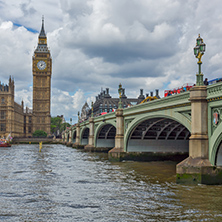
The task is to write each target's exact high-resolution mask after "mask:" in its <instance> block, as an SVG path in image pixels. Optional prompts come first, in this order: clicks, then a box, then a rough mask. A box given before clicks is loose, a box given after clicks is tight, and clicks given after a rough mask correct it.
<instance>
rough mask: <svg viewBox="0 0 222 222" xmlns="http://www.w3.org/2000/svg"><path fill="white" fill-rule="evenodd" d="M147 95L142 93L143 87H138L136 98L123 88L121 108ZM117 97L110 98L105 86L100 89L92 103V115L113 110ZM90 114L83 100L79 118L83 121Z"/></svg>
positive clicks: (133, 103)
mask: <svg viewBox="0 0 222 222" xmlns="http://www.w3.org/2000/svg"><path fill="white" fill-rule="evenodd" d="M150 95H151V97H154V96H153V92H151V93H150ZM148 97H149V94H146V97H145V96H144V95H143V89H140V95H139V96H138V97H137V98H128V97H127V96H126V94H125V89H123V94H122V99H121V100H122V106H123V108H127V107H129V106H134V105H137V104H139V103H141V102H142V101H144V100H145V99H146V98H148ZM155 98H160V97H159V91H158V90H156V95H155ZM118 103H119V98H112V96H111V95H110V94H109V88H106V90H101V92H100V94H98V96H96V101H95V103H94V104H93V115H94V116H99V115H101V114H102V113H109V112H112V111H113V110H116V109H117V108H118ZM90 116H91V108H89V106H88V104H87V102H85V104H84V106H83V107H82V110H81V117H80V120H81V121H84V120H86V119H88V118H89V117H90Z"/></svg>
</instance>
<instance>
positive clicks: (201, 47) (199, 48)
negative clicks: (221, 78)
mask: <svg viewBox="0 0 222 222" xmlns="http://www.w3.org/2000/svg"><path fill="white" fill-rule="evenodd" d="M205 49H206V44H205V43H204V42H203V39H202V38H201V37H200V34H199V36H198V38H197V39H196V46H195V47H194V55H195V56H196V58H197V59H198V62H197V64H198V66H199V70H198V73H197V75H196V76H197V79H196V85H197V86H202V85H203V73H201V64H202V61H201V57H202V56H203V54H204V52H205Z"/></svg>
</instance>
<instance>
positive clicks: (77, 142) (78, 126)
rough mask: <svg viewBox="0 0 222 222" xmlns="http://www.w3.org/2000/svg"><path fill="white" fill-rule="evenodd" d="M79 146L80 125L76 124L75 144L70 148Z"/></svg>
mask: <svg viewBox="0 0 222 222" xmlns="http://www.w3.org/2000/svg"><path fill="white" fill-rule="evenodd" d="M79 145H80V125H79V123H77V124H76V142H75V143H74V144H73V145H72V147H78V146H79Z"/></svg>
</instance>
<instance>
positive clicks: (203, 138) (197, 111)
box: [176, 86, 217, 184]
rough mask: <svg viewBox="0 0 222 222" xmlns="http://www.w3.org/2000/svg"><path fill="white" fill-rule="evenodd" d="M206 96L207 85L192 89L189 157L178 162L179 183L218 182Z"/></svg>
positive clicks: (177, 179)
mask: <svg viewBox="0 0 222 222" xmlns="http://www.w3.org/2000/svg"><path fill="white" fill-rule="evenodd" d="M206 98H207V89H206V86H195V87H193V88H192V89H191V90H190V101H191V121H192V123H191V137H190V141H189V157H188V158H187V159H185V160H184V161H182V162H181V163H179V164H177V167H176V173H177V178H176V181H177V183H188V184H198V183H200V184H215V183H217V175H216V174H217V172H216V171H215V167H213V166H212V165H211V163H210V161H209V142H208V119H207V117H208V114H207V100H206Z"/></svg>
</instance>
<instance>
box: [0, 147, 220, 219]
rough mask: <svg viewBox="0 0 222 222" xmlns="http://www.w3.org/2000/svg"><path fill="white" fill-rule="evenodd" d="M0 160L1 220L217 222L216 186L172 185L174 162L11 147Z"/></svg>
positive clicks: (63, 150) (218, 194)
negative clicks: (116, 159)
mask: <svg viewBox="0 0 222 222" xmlns="http://www.w3.org/2000/svg"><path fill="white" fill-rule="evenodd" d="M0 163H1V165H0V178H1V183H0V200H1V201H0V220H2V221H222V186H205V185H198V186H184V185H178V184H176V183H175V180H176V176H175V167H176V163H174V162H121V163H111V162H109V161H108V160H107V154H98V153H96V154H93V153H84V152H82V151H78V150H74V149H71V148H68V147H66V146H62V145H43V149H42V152H41V153H39V152H38V146H37V145H15V146H12V147H11V148H1V155H0Z"/></svg>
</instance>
